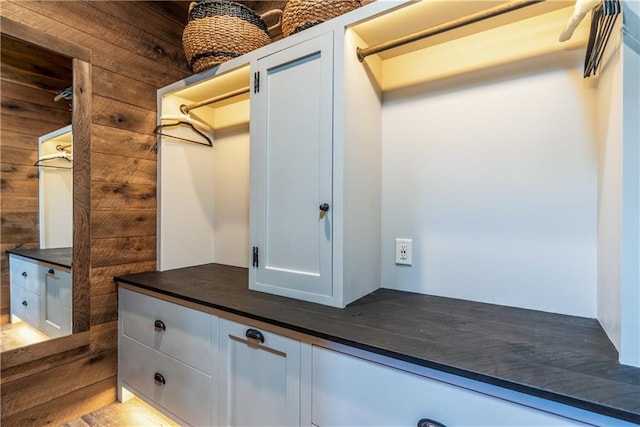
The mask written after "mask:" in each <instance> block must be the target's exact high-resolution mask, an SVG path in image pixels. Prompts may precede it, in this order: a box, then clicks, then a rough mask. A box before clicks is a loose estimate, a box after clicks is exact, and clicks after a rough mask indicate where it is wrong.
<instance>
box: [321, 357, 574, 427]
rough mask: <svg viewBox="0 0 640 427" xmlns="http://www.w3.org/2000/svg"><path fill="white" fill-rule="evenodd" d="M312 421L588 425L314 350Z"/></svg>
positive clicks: (324, 423) (324, 426) (332, 423)
mask: <svg viewBox="0 0 640 427" xmlns="http://www.w3.org/2000/svg"><path fill="white" fill-rule="evenodd" d="M312 375H313V379H312V383H313V386H312V422H313V424H314V425H317V426H319V427H328V426H347V425H348V426H383V425H384V426H412V425H413V426H415V425H417V424H418V421H419V420H421V419H425V418H426V419H430V420H434V421H437V422H439V423H442V424H444V425H445V426H447V427H455V426H511V427H512V426H536V427H542V426H584V425H585V424H582V423H579V422H576V421H573V420H570V419H567V418H564V417H560V416H558V415H553V414H549V413H547V412H543V411H540V410H537V409H532V408H529V407H526V406H522V405H519V404H516V403H513V402H509V401H506V400H502V399H499V398H495V397H492V396H488V395H485V394H482V393H478V392H475V391H471V390H467V389H464V388H461V387H458V386H455V385H451V384H447V383H444V382H440V381H436V380H432V379H429V378H425V377H421V376H418V375H414V374H410V373H407V372H404V371H401V370H398V369H394V368H390V367H387V366H384V365H380V364H377V363H372V362H369V361H366V360H362V359H358V358H356V357H352V356H349V355H345V354H342V353H338V352H335V351H330V350H326V349H323V348H318V347H314V349H313V374H312Z"/></svg>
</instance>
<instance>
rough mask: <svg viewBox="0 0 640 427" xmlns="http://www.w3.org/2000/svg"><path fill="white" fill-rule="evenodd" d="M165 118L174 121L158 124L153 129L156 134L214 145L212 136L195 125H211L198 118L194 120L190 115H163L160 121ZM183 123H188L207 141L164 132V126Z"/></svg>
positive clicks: (209, 145)
mask: <svg viewBox="0 0 640 427" xmlns="http://www.w3.org/2000/svg"><path fill="white" fill-rule="evenodd" d="M163 120H170V121H173V123H160V124H159V125H158V126H156V128H155V129H154V130H153V133H154V134H156V135H160V136H166V137H169V138H174V139H178V140H181V141H186V142H192V143H194V144H200V145H206V146H208V147H213V141H211V138H209V136H207V135H206V134H205V133H204V132H202V131H201V130H200V129H198V128H197V127H196V126H194V124H195V125H198V126H200V127H202V128H204V129H207V130H208V129H209V127H208V126H207V125H205V124H204V123H202V122H200V121H198V120H194V119H192V118H191V117H189V116H186V115H184V116H162V117H161V118H160V121H161V122H162V121H163ZM181 125H186V126H189V127H190V128H191V129H192V130H193V131H194V132H195V133H196V134H197V135H200V136H201V137H202V138H204V140H205V141H206V142H199V141H194V140H192V139H188V138H183V137H180V136H176V135H171V134H167V133H162V132H161V131H162V129H164V128H168V127H175V126H181Z"/></svg>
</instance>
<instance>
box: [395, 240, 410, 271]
mask: <svg viewBox="0 0 640 427" xmlns="http://www.w3.org/2000/svg"><path fill="white" fill-rule="evenodd" d="M396 264H399V265H412V250H411V239H396Z"/></svg>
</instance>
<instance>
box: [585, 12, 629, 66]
mask: <svg viewBox="0 0 640 427" xmlns="http://www.w3.org/2000/svg"><path fill="white" fill-rule="evenodd" d="M621 10H622V6H621V4H620V0H603V2H602V5H600V6H598V7H597V8H595V9H593V12H592V17H591V29H590V32H589V41H588V44H587V52H586V55H585V60H584V61H585V62H584V77H585V78H586V77H589V76H592V75H595V74H596V71H597V70H598V68H599V66H600V62H601V61H602V56H603V55H604V51H605V49H606V47H607V43H608V42H609V39H610V37H611V33H612V32H613V27H614V26H615V22H616V19H617V18H618V15H619V14H620V12H621Z"/></svg>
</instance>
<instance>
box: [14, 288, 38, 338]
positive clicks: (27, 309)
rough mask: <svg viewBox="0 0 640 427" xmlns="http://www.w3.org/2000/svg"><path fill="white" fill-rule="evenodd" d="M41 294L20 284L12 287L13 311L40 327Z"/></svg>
mask: <svg viewBox="0 0 640 427" xmlns="http://www.w3.org/2000/svg"><path fill="white" fill-rule="evenodd" d="M40 308H41V307H40V296H39V295H36V294H34V293H33V292H30V291H29V290H27V289H24V288H22V287H20V286H16V287H14V286H12V287H11V313H12V314H14V315H16V316H18V317H19V318H20V319H22V320H24V321H25V322H27V323H29V324H30V325H32V326H35V327H36V328H40Z"/></svg>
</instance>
